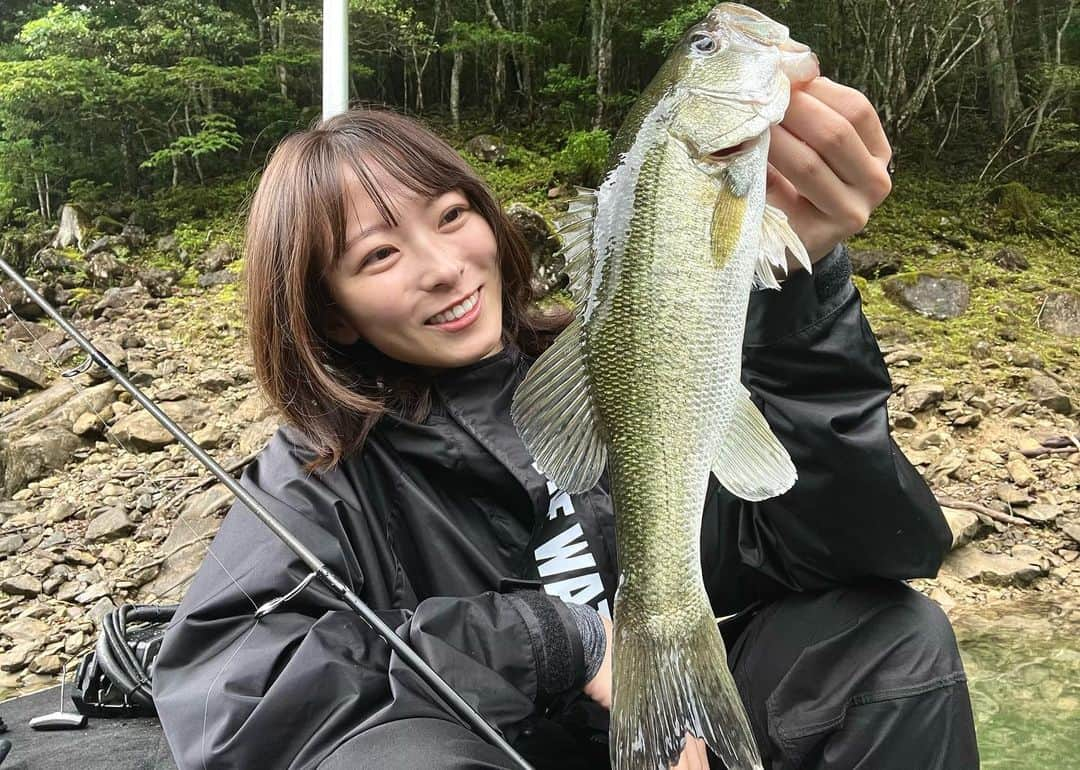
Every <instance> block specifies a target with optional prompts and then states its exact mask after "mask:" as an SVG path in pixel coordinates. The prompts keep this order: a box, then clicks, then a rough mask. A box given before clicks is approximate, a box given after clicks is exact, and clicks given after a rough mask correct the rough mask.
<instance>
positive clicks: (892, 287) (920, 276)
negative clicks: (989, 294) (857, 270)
mask: <svg viewBox="0 0 1080 770" xmlns="http://www.w3.org/2000/svg"><path fill="white" fill-rule="evenodd" d="M882 288H883V289H884V291H885V295H886V296H887V297H889V298H890V299H891V300H893V301H894V302H896V303H897V304H898V305H900V306H902V307H906V308H908V309H909V310H914V311H915V312H916V313H919V314H920V315H924V316H926V317H928V318H933V319H935V320H938V321H944V320H947V319H949V318H956V317H957V316H959V315H962V314H963V313H964V311H966V310H967V308H968V305H969V304H970V302H971V290H970V289H969V288H968V285H967V283H965V282H964V281H962V280H961V279H959V278H953V277H950V276H939V275H932V274H929V273H904V274H902V275H895V276H893V277H891V278H888V279H886V280H885V282H884V283H883V284H882Z"/></svg>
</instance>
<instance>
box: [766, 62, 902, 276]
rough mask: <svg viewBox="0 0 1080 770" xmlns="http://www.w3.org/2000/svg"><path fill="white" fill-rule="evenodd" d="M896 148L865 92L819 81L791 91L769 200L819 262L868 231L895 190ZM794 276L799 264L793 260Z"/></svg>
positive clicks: (773, 155) (775, 136) (773, 147)
mask: <svg viewBox="0 0 1080 770" xmlns="http://www.w3.org/2000/svg"><path fill="white" fill-rule="evenodd" d="M891 157H892V149H891V148H890V147H889V140H888V139H887V138H886V136H885V131H884V129H883V128H882V126H881V121H880V120H879V119H878V116H877V112H876V111H875V110H874V107H873V105H872V104H870V101H869V100H868V99H867V98H866V97H865V96H864V95H863V94H862V93H860V92H859V91H857V90H855V89H854V88H849V87H848V86H844V85H841V84H839V83H834V82H833V81H831V80H829V79H828V78H825V77H816V78H814V79H813V80H810V81H809V82H805V83H798V82H795V83H793V84H792V89H791V101H790V102H789V104H788V109H787V112H786V113H785V115H784V119H783V121H782V122H781V123H780V124H779V125H774V126H773V127H772V129H771V142H770V145H769V171H768V177H767V180H766V200H767V201H768V202H769V203H770V204H772V205H773V206H776V207H777V208H779V209H780V210H782V211H783V212H784V213H786V214H787V216H788V221H789V223H790V224H791V228H792V229H793V230H794V231H795V232H796V234H797V235H798V236H799V238H800V239H801V240H802V242H803V244H804V245H805V246H806V251H807V253H808V254H809V255H810V259H811V261H813V262H816V261H817V260H819V259H821V258H822V257H824V256H825V255H826V254H828V253H829V252H830V251H832V249H833V247H834V246H836V244H837V243H839V242H841V241H843V240H844V239H846V238H848V237H850V236H852V235H854V234H855V233H857V232H859V231H860V230H862V229H863V227H865V226H866V222H867V220H868V219H869V217H870V213H871V212H872V211H873V210H874V209H875V208H877V206H878V205H880V204H881V202H882V201H884V200H885V198H886V197H888V195H889V192H890V191H891V190H892V180H891V179H890V177H889V172H888V165H889V160H890V158H891ZM788 267H789V269H792V270H793V269H797V268H798V262H796V260H794V259H791V258H790V257H789V259H788Z"/></svg>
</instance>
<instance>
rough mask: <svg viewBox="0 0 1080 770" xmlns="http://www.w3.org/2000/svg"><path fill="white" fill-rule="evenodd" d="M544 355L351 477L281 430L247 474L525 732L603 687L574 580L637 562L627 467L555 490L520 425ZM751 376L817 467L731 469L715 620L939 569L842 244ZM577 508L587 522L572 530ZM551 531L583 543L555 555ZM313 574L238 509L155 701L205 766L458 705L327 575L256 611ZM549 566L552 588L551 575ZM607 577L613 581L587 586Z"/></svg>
mask: <svg viewBox="0 0 1080 770" xmlns="http://www.w3.org/2000/svg"><path fill="white" fill-rule="evenodd" d="M531 363H532V359H531V358H530V357H528V356H525V355H524V354H522V353H521V352H520V351H519V350H518V349H517V348H515V347H512V346H511V347H508V348H506V349H505V350H504V351H503V352H501V353H499V354H496V355H494V356H491V357H488V358H485V359H483V360H481V361H479V362H477V363H475V364H472V365H469V366H465V367H462V368H459V369H453V370H448V371H446V372H444V373H441V374H439V375H438V377H437V379H436V381H435V386H434V393H433V396H434V399H433V400H434V402H435V406H434V408H433V410H432V413H431V416H430V417H429V418H428V419H427V420H426V421H425V422H424V423H423V424H411V423H408V422H405V421H402V420H400V419H396V418H390V417H387V418H386V419H384V420H383V421H381V422H380V423H379V424H378V425H377V426H376V428H375V429H374V430H373V431H372V434H371V436H370V438H369V440H368V442H367V444H366V445H365V447H364V448H363V450H362V451H361V452H358V453H357V454H356V455H355V456H352V457H349V458H347V459H346V460H345V461H344V462H343V463H342V464H341V465H340V466H339V467H338V468H336V469H335V470H334V471H332V472H330V473H327V474H324V475H321V476H320V475H310V476H309V475H307V474H305V473H304V471H303V464H304V463H305V462H306V461H308V460H309V459H311V458H312V456H313V455H312V453H311V451H310V450H309V449H308V448H307V447H306V445H305V443H304V441H303V439H302V437H301V435H300V434H299V433H298V432H297V431H295V430H293V429H291V428H282V429H280V430H279V431H278V432H277V433H276V435H275V436H274V437H273V438H272V439H271V441H270V443H269V444H268V446H267V447H266V448H265V449H264V450H263V451H262V453H261V454H260V455H259V456H258V457H257V458H256V460H255V461H254V462H253V463H252V464H251V465H250V466H249V467H248V468H247V470H246V471H245V473H244V475H243V484H244V486H245V487H246V488H247V489H249V490H250V491H251V492H252V494H254V495H255V496H256V497H257V498H258V499H259V500H260V501H261V502H262V503H263V504H264V505H266V507H267V508H269V509H270V510H271V511H272V512H273V513H274V514H275V515H276V516H277V517H278V518H279V519H280V520H281V521H282V522H283V523H284V524H285V525H286V526H287V527H289V528H290V529H291V530H292V532H293V533H295V534H296V535H297V536H298V537H299V538H300V539H301V540H302V541H303V542H304V543H305V544H306V545H307V546H308V547H309V548H311V549H312V550H313V551H314V552H315V553H316V554H317V555H318V556H319V557H320V558H321V559H322V560H323V561H325V562H326V564H327V565H328V566H329V567H330V568H331V569H332V570H334V571H335V572H336V573H337V575H338V576H339V577H341V578H342V579H343V580H344V581H345V582H347V583H348V584H349V585H350V586H351V588H352V589H353V590H354V591H356V592H357V593H358V594H359V595H360V596H361V598H363V599H364V600H365V601H366V602H367V603H368V604H369V605H370V606H371V607H372V608H373V609H374V610H376V611H377V612H378V613H379V615H380V616H381V617H382V619H383V620H384V621H386V623H387V624H388V625H389V626H390V627H392V628H395V629H396V630H397V634H398V635H399V636H400V637H401V638H402V639H404V640H406V641H408V642H409V644H411V645H412V647H413V649H415V650H416V651H417V652H418V653H419V654H420V656H422V657H423V658H424V659H425V660H426V661H427V662H428V663H429V664H430V665H431V666H432V667H433V668H434V669H435V670H436V671H437V672H439V673H440V674H441V675H442V676H443V677H444V678H445V679H446V681H447V682H448V683H449V684H450V685H451V686H452V687H454V688H455V689H456V690H457V691H458V692H459V693H460V694H461V695H462V697H463V698H464V699H465V700H466V701H468V702H469V703H471V704H472V705H473V706H474V707H476V708H477V709H478V710H479V711H480V712H481V713H482V714H483V715H484V716H485V717H486V718H487V719H488V720H489V721H491V722H492V723H494V724H495V725H496V726H497V727H498V728H499V729H500V730H502V731H503V732H504V734H505V735H506V737H507V738H508V739H509V740H511V741H513V740H515V736H516V735H518V734H519V732H518V731H520V730H521V729H522V728H521V725H523V724H525V723H527V722H528V721H529V720H535V719H539V718H545V719H548V718H549V719H552V720H556V719H557V718H558V716H559V713H560V712H559V711H558V709H559V708H561V707H562V706H563V705H564V704H565V702H566V693H568V692H569V693H574V692H578V698H579V699H583V698H584V696H582V695H580V692H579V689H580V687H581V686H582V684H583V679H584V669H585V662H584V653H583V650H582V644H581V639H580V636H579V634H578V632H577V630H576V626H575V625H574V623H573V620H572V618H571V616H570V614H569V612H568V610H567V608H566V604H565V603H564V601H563V598H566V597H567V596H568V594H567V593H566V591H571V593H570V594H569V596H570V597H571V598H573V597H578V596H580V597H582V599H583V600H585V599H588V600H589V603H591V604H592V605H593V606H594V607H595V606H606V607H609V606H611V605H612V604H613V600H614V590H615V586H616V579H617V574H618V572H617V566H616V564H617V563H616V554H615V538H614V521H613V515H612V510H611V500H610V497H609V495H608V492H607V479H606V475H605V476H604V477H603V478H602V479H601V481H600V483H599V484H598V485H597V487H595V488H594V489H592V490H590V491H588V492H586V493H583V494H580V495H573V496H567V495H565V493H562V492H560V491H559V490H557V489H554V486H553V485H549V484H548V482H547V480H546V478H545V477H544V476H542V475H541V474H540V473H539V472H538V471H537V470H536V469H535V468H534V467H533V461H532V459H531V458H530V457H529V456H528V454H527V452H526V450H525V447H524V445H523V444H522V442H521V440H520V439H519V437H518V435H517V433H516V431H515V429H514V427H513V425H512V423H511V420H510V417H509V407H510V401H511V397H512V395H513V393H514V389H515V387H516V386H517V385H518V383H519V382H520V381H521V380H522V378H523V377H524V375H525V373H526V371H527V370H528V368H529V366H530V364H531ZM742 376H743V381H744V383H745V384H746V385H747V387H748V388H749V390H750V392H751V394H752V397H753V399H754V400H755V402H756V403H757V405H758V406H759V408H760V409H761V411H762V413H763V414H764V415H765V417H766V419H767V420H768V422H769V424H770V425H771V426H772V429H773V431H774V432H775V433H776V435H777V436H778V437H779V439H780V440H781V442H782V443H783V444H784V445H785V446H786V447H787V449H788V451H789V453H790V454H791V457H792V460H793V461H794V463H795V466H796V468H797V469H798V473H799V478H798V482H797V483H796V484H795V486H794V487H793V488H792V489H791V490H790V491H788V492H787V493H785V494H784V495H781V496H779V497H777V498H774V499H771V500H766V501H763V502H757V503H750V502H745V501H743V500H739V499H737V498H735V497H733V496H732V495H730V494H729V493H727V491H726V490H724V489H723V488H722V487H720V486H719V485H718V483H717V482H716V479H715V477H711V478H710V485H709V489H708V496H707V499H706V504H705V509H704V515H703V521H702V533H701V539H702V542H701V553H702V567H703V574H704V578H705V584H706V587H707V589H708V593H709V596H710V598H711V600H712V603H713V606H714V609H715V611H716V614H717V615H718V616H721V615H728V614H731V613H736V612H740V611H743V610H746V609H747V608H750V607H754V606H758V605H760V604H761V603H762V602H765V601H768V600H769V599H771V598H775V597H777V596H780V595H783V594H784V593H787V592H792V591H805V590H816V589H824V588H829V587H832V586H836V585H840V584H845V583H851V582H855V581H857V580H860V579H863V578H866V577H871V576H878V577H888V578H900V579H903V578H911V577H917V576H931V575H934V574H935V573H936V571H937V569H938V567H939V565H940V562H941V559H942V558H943V556H944V554H945V552H946V551H947V548H948V545H949V543H950V534H949V529H948V527H947V525H946V523H945V521H944V518H943V516H942V514H941V511H940V508H939V507H938V505H937V503H936V501H935V500H934V498H933V496H932V495H931V493H930V491H929V490H928V488H927V486H926V484H925V483H924V482H923V480H922V478H921V477H920V476H919V474H918V473H917V472H916V471H915V469H914V468H913V467H912V466H911V465H910V464H909V463H908V461H907V460H906V459H905V458H904V456H903V455H902V454H901V452H900V451H899V450H898V448H897V447H896V445H895V444H894V443H893V441H892V439H891V437H890V435H889V428H888V419H887V414H886V400H887V399H888V397H889V394H890V382H889V376H888V372H887V370H886V368H885V365H884V363H883V361H882V357H881V353H880V351H879V349H878V346H877V343H876V341H875V338H874V336H873V333H872V332H871V330H870V327H869V325H868V324H867V321H866V318H865V317H864V315H863V313H862V309H861V304H860V299H859V296H858V293H857V292H856V291H855V289H854V286H853V285H852V283H851V281H850V263H849V262H848V259H847V256H846V253H845V252H844V250H843V248H838V249H837V250H836V251H834V252H833V254H831V255H829V256H828V257H826V258H825V259H824V260H822V261H821V262H820V263H819V264H818V266H817V270H816V271H815V273H814V275H813V276H811V275H808V274H806V273H804V272H801V271H800V272H798V273H796V274H795V275H793V276H791V277H790V278H789V279H788V280H787V281H786V282H785V284H784V288H783V291H781V292H770V291H762V292H756V293H754V294H753V296H752V298H751V300H750V306H749V311H748V318H747V328H746V336H745V345H744V356H743V372H742ZM560 496H561V497H560ZM557 498H559V499H557ZM560 500H561V502H560ZM571 509H572V512H573V515H572V521H573V525H574V527H575V529H574V530H573V532H571V531H569V530H566V529H564V530H562V532H561V533H560V532H559V531H556V532H555V535H554V536H553V535H552V529H551V527H552V526H555V525H557V524H558V523H559V522H560V521H562V520H563V517H564V514H567V511H569V510H571ZM566 521H567V522H569V521H571V518H570V517H567V518H566ZM576 527H580V529H576ZM571 538H579V539H583V542H584V545H582V544H581V542H578V543H571V542H570V539H571ZM545 543H546V544H547V545H544V544H545ZM552 543H554V544H555V546H559V547H563V546H567V547H565V548H563V550H562V551H561V552H559V553H557V554H556V555H555V556H554V557H552V551H551V548H552V547H553V546H552V545H551V544H552ZM570 546H572V547H570ZM586 546H587V547H586ZM545 549H547V550H545ZM544 554H546V556H547V557H551V558H548V560H546V561H545V560H544V559H543V558H540V557H541V556H543V555H544ZM538 565H539V566H538ZM576 567H581V569H577V570H576V571H575V568H576ZM544 573H549V574H544ZM550 573H555V574H550ZM306 574H307V571H306V569H305V567H304V565H303V564H302V563H301V562H300V561H299V560H298V559H297V558H296V557H295V556H294V555H293V554H292V553H291V552H290V551H289V550H288V549H287V548H286V547H285V546H284V545H283V544H282V543H280V542H279V541H278V540H277V538H276V537H275V536H274V535H273V534H272V533H271V532H270V531H269V530H268V529H267V528H266V527H265V526H264V525H263V524H262V523H260V522H259V521H258V520H257V519H256V518H255V517H254V515H253V514H251V513H250V512H249V511H248V510H247V509H246V508H245V507H244V506H243V505H242V504H240V503H236V504H235V505H234V506H233V508H232V510H231V511H230V512H229V513H228V515H227V516H226V518H225V520H224V522H223V523H222V525H221V529H220V532H219V533H218V535H217V537H216V538H215V540H214V541H213V544H212V546H211V555H208V556H207V558H206V560H205V561H204V563H203V565H202V567H201V568H200V570H199V572H198V574H197V575H196V577H195V580H194V582H193V583H192V585H191V586H190V588H189V589H188V591H187V594H186V596H185V598H184V600H183V602H182V604H181V605H180V608H179V611H178V612H177V614H176V617H175V619H174V622H173V623H172V625H171V627H170V629H169V630H168V632H167V634H166V637H165V641H164V644H163V646H162V649H161V653H160V655H159V657H158V659H157V662H156V665H155V670H154V676H153V690H154V699H155V701H156V703H157V707H158V710H159V714H160V717H161V722H162V724H163V726H164V728H165V732H166V735H167V737H168V741H169V744H170V747H171V748H172V751H173V754H174V756H175V758H176V761H177V763H178V765H179V766H180V768H182V769H183V770H186V769H187V768H254V767H259V768H276V767H297V768H300V767H304V768H306V767H314V766H317V765H318V763H319V762H320V761H321V760H322V759H324V758H325V757H326V756H327V755H328V754H329V753H331V752H332V751H333V750H334V748H335V747H337V746H339V745H340V744H341V743H343V742H344V741H346V740H348V739H350V738H352V737H354V736H356V735H357V734H358V733H360V732H362V731H364V730H367V729H370V728H371V727H373V726H375V725H378V724H382V723H385V722H388V721H391V720H397V719H406V718H411V717H437V718H446V719H449V718H452V717H450V716H449V715H448V714H447V713H446V712H445V711H443V710H442V709H441V708H440V706H439V705H437V704H436V702H435V700H434V698H433V696H432V694H431V693H430V691H429V690H428V688H427V686H426V685H424V684H423V682H421V681H420V680H419V678H418V677H417V676H415V675H414V674H413V673H412V672H411V671H410V670H409V669H408V668H407V666H406V665H405V664H404V663H403V661H401V660H400V659H399V658H398V657H397V655H395V654H392V653H391V651H390V648H389V646H388V645H387V644H386V643H385V642H384V641H383V640H381V639H380V638H379V636H378V635H377V634H376V633H375V632H374V631H372V630H371V629H369V628H368V627H367V626H366V624H365V623H364V622H363V620H361V618H360V617H359V616H358V615H356V614H355V613H354V612H352V611H351V610H349V609H348V608H347V607H346V606H345V605H344V604H343V603H342V602H340V601H339V600H338V599H336V598H335V597H334V596H333V595H332V594H331V593H330V592H329V591H328V590H327V589H325V588H324V587H323V586H322V585H320V584H319V583H318V581H315V582H312V583H311V584H309V585H308V586H307V587H305V588H304V589H303V590H301V591H299V592H298V593H296V595H295V596H292V597H290V598H288V599H287V600H286V601H285V602H283V603H282V604H281V605H280V606H279V607H277V609H275V610H274V611H272V612H270V613H269V614H266V615H265V616H263V617H261V618H259V619H255V617H254V611H255V609H256V607H258V606H259V605H262V604H264V603H265V602H268V601H270V600H272V599H275V598H277V597H282V596H284V595H286V594H288V593H289V592H290V591H292V590H293V589H294V588H295V587H296V586H297V585H298V584H299V583H300V582H301V581H302V580H303V579H304V577H305V576H306ZM567 575H569V576H570V578H569V580H566V576H567ZM545 577H546V578H547V579H548V582H547V583H545V587H546V589H547V592H545V591H542V590H535V589H536V588H537V587H538V586H539V585H540V582H536V583H529V582H528V581H543V579H544V578H545ZM552 578H559V579H560V580H563V581H564V582H561V583H559V585H560V586H562V587H563V589H566V590H562V593H561V594H560V591H557V590H554V584H552V583H551V580H552ZM597 578H599V581H600V582H601V583H602V595H600V596H597V595H595V594H596V591H593V592H592V594H593V595H589V596H586V594H587V591H586V589H587V588H588V586H589V585H590V580H591V581H592V585H593V587H594V588H595V585H596V579H597ZM567 586H569V588H567ZM575 590H577V591H578V593H576V594H575V593H573V591H575ZM583 592H584V593H583ZM551 594H560V595H561V596H562V597H563V598H559V596H558V595H551ZM604 602H606V603H607V604H606V605H603V603H604ZM560 698H561V699H560ZM563 713H565V712H563Z"/></svg>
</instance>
